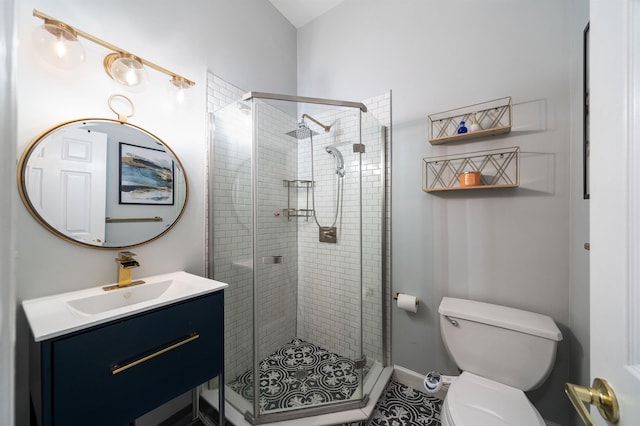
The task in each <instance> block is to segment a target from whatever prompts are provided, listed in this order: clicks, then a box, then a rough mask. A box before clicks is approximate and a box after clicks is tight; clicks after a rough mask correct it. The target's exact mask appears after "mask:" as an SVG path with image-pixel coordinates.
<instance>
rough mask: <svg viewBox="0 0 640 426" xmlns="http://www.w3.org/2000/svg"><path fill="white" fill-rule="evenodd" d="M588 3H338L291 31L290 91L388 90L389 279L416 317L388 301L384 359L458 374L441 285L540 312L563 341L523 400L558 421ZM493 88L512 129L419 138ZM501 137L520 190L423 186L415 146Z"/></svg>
mask: <svg viewBox="0 0 640 426" xmlns="http://www.w3.org/2000/svg"><path fill="white" fill-rule="evenodd" d="M585 8H586V3H585V2H575V1H569V0H567V1H553V2H552V1H545V2H537V1H529V0H517V1H513V0H494V1H490V2H476V1H471V0H455V1H448V2H438V1H421V0H405V1H402V2H384V1H382V2H369V1H365V0H347V1H345V2H343V3H342V4H340V5H339V6H338V7H336V8H335V9H332V10H331V11H329V12H328V13H326V14H324V15H323V16H321V17H320V18H318V19H317V20H315V21H312V22H311V23H309V24H307V25H306V26H304V27H302V28H300V29H299V30H298V93H299V94H300V95H307V96H311V95H313V96H323V97H342V98H347V99H359V98H362V97H365V96H366V95H367V93H375V92H381V91H384V90H386V89H388V88H392V89H393V92H394V104H393V125H394V127H393V140H394V144H393V152H392V156H393V160H392V161H393V170H392V176H393V187H392V191H393V194H392V205H393V221H392V223H393V225H392V229H393V233H392V235H393V236H392V250H393V267H392V285H393V292H396V291H400V292H407V293H411V294H415V295H416V296H417V297H418V298H419V299H420V300H421V305H420V309H419V312H418V313H417V314H415V315H413V314H408V313H406V312H403V311H398V310H397V309H395V308H394V309H392V356H393V362H394V364H397V365H401V366H403V367H407V368H409V369H411V370H414V371H418V372H423V373H424V372H426V371H428V370H431V369H440V370H442V371H444V372H448V373H455V366H454V365H453V364H452V363H451V361H450V360H449V359H448V356H447V354H446V352H445V350H444V347H443V345H442V342H441V337H440V332H439V323H438V315H437V308H438V304H439V302H440V299H441V298H442V297H443V296H459V297H468V298H472V299H477V300H482V301H487V302H493V303H500V304H505V305H510V306H514V307H516V308H523V309H528V310H532V311H535V312H540V313H543V314H547V315H550V316H552V317H553V318H554V320H555V321H556V322H557V323H558V324H559V326H560V328H561V329H562V331H563V333H564V334H565V336H567V338H565V340H564V341H563V342H562V343H561V344H560V347H559V352H558V357H557V363H556V367H555V369H554V371H553V373H552V377H551V379H550V380H549V381H548V382H547V383H546V384H545V385H544V386H543V387H542V388H541V389H540V390H538V391H536V392H535V393H532V394H531V395H530V397H531V399H532V400H533V401H534V403H535V404H536V406H537V407H538V409H539V410H540V411H541V412H542V414H543V416H544V417H545V418H547V419H549V420H552V421H555V422H556V423H560V424H566V423H568V419H569V412H570V405H569V403H568V401H567V399H566V398H565V397H564V395H563V392H562V384H563V382H564V381H566V380H567V379H568V378H569V376H568V374H569V373H568V372H569V369H570V368H571V365H572V363H573V362H574V360H575V354H574V353H573V352H572V345H571V343H572V342H574V339H573V338H572V336H571V335H572V333H571V331H570V330H569V329H568V328H567V327H568V326H569V325H570V322H571V320H570V318H571V317H572V316H571V313H572V312H577V311H578V310H580V309H582V310H584V311H587V310H588V306H586V304H585V303H586V302H585V301H584V300H582V299H579V300H572V299H571V297H572V295H574V296H575V294H578V293H580V292H586V291H587V287H586V283H585V282H580V281H579V280H577V279H576V280H574V281H573V283H572V284H573V285H571V284H570V283H571V279H572V274H571V270H572V265H573V266H575V265H574V264H573V263H572V261H571V254H570V253H571V251H570V246H571V245H572V244H573V243H572V241H575V240H581V239H583V238H584V235H583V231H582V229H580V228H572V223H573V220H572V214H576V215H584V212H583V211H576V210H575V209H571V207H570V206H571V203H570V200H571V197H572V194H574V193H579V194H581V192H582V189H581V187H579V188H576V187H574V186H572V179H573V176H574V175H575V174H581V173H582V171H581V162H580V163H579V164H575V162H574V161H573V160H572V158H573V157H572V152H573V151H572V150H573V146H574V145H575V144H580V145H581V140H582V138H581V135H579V134H577V133H576V130H575V129H576V127H575V126H574V125H573V122H572V120H575V119H576V117H575V115H574V114H573V111H575V109H574V108H579V105H574V101H575V99H574V98H575V97H574V96H573V92H572V90H573V89H572V81H573V80H572V79H574V78H575V76H574V73H575V72H578V71H579V70H577V69H576V67H575V62H576V61H575V60H574V59H573V58H574V55H580V54H581V48H580V47H579V46H575V43H573V36H572V34H573V32H574V31H575V30H576V28H577V27H579V25H577V24H576V25H571V22H572V19H574V18H573V16H572V15H573V13H574V10H573V9H577V11H579V12H580V14H583V13H584V12H583V11H584V10H585ZM580 33H581V31H580ZM576 49H578V51H576ZM356 81H357V84H354V82H356ZM503 96H512V98H513V103H514V109H513V117H514V123H513V129H512V132H511V133H510V134H508V135H505V136H499V137H495V138H491V139H485V140H480V141H477V142H468V143H458V144H451V145H443V146H432V145H430V144H429V143H428V133H427V116H428V115H429V114H432V113H436V112H441V111H445V110H448V109H451V108H456V107H461V106H465V105H469V104H472V103H476V102H482V101H488V100H492V99H495V98H498V97H503ZM510 146H520V148H521V150H522V159H521V171H520V179H521V186H520V188H518V189H516V190H506V191H504V190H502V191H498V190H497V191H478V192H474V193H464V192H461V193H456V194H446V195H433V194H426V193H423V192H422V190H421V178H422V175H421V160H422V158H423V157H429V156H437V155H444V154H455V153H465V152H472V151H478V150H483V149H491V148H502V147H510ZM574 166H575V167H574ZM576 267H577V266H576ZM572 302H573V303H572ZM580 338H584V334H581V335H580V336H576V339H580ZM580 343H583V342H580Z"/></svg>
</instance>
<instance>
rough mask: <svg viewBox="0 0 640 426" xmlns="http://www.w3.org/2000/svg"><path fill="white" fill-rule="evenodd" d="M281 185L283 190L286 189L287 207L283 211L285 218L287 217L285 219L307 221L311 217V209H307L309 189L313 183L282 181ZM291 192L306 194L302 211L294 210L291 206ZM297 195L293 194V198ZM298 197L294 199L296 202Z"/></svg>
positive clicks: (306, 181) (295, 180)
mask: <svg viewBox="0 0 640 426" xmlns="http://www.w3.org/2000/svg"><path fill="white" fill-rule="evenodd" d="M282 183H283V185H284V187H285V188H287V207H286V208H285V209H283V210H284V213H285V216H287V218H288V219H289V220H291V218H292V217H304V218H305V219H307V220H308V219H309V218H310V217H312V216H313V209H310V208H309V189H311V188H313V181H310V180H297V179H294V180H283V181H282ZM292 190H296V192H297V190H304V191H305V192H306V194H305V200H306V205H305V207H306V208H304V209H296V208H294V207H293V206H292V205H291V202H292V194H291V191H292ZM296 195H299V193H298V194H294V196H296ZM298 198H299V197H297V198H296V200H297V199H298Z"/></svg>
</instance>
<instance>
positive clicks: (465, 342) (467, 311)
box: [438, 297, 562, 391]
mask: <svg viewBox="0 0 640 426" xmlns="http://www.w3.org/2000/svg"><path fill="white" fill-rule="evenodd" d="M438 312H439V313H440V331H441V333H442V339H443V341H444V345H445V347H446V348H447V352H449V355H450V356H451V358H452V359H453V360H454V361H455V363H456V364H457V366H458V367H459V368H460V369H461V370H463V371H469V372H471V373H474V374H477V375H479V376H483V377H486V378H488V379H491V380H495V381H497V382H500V383H504V384H506V385H509V386H513V387H515V388H518V389H521V390H523V391H528V390H532V389H535V388H537V387H538V386H540V385H541V384H542V383H543V382H544V381H545V380H546V378H547V377H548V376H549V373H550V372H551V368H552V367H553V363H554V361H555V357H556V348H557V345H558V342H559V341H560V340H562V333H561V332H560V330H559V329H558V326H556V324H555V323H554V322H553V320H552V319H551V318H550V317H548V316H546V315H540V314H536V313H533V312H528V311H522V310H520V309H514V308H509V307H506V306H500V305H493V304H490V303H483V302H476V301H473V300H467V299H456V298H453V297H444V298H443V299H442V302H441V303H440V307H439V308H438Z"/></svg>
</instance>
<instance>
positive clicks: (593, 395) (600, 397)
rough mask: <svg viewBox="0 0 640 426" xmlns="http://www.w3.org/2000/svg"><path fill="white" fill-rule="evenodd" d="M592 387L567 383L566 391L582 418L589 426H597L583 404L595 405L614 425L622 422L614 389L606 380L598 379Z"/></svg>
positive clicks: (594, 380) (604, 417) (565, 385)
mask: <svg viewBox="0 0 640 426" xmlns="http://www.w3.org/2000/svg"><path fill="white" fill-rule="evenodd" d="M591 386H592V387H590V388H589V387H586V386H580V385H574V384H573V383H565V384H564V391H565V392H566V394H567V396H568V397H569V399H570V400H571V403H572V404H573V406H574V408H575V409H576V411H577V412H578V414H579V415H580V418H581V419H582V421H583V422H584V424H585V425H587V426H596V423H595V422H594V421H593V418H592V417H591V415H590V414H589V411H588V410H587V407H586V406H585V405H584V404H583V402H586V403H588V404H592V405H595V406H596V407H598V411H599V412H600V415H601V416H602V418H603V419H605V420H606V421H608V422H611V423H613V424H616V423H618V420H620V407H619V405H618V399H617V398H616V394H615V393H614V392H613V389H611V387H610V386H609V384H608V383H607V381H606V380H605V379H600V378H598V377H596V378H595V379H593V385H591Z"/></svg>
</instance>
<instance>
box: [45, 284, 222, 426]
mask: <svg viewBox="0 0 640 426" xmlns="http://www.w3.org/2000/svg"><path fill="white" fill-rule="evenodd" d="M223 297H224V296H223V292H222V291H218V292H215V293H210V294H207V295H204V296H199V297H196V298H193V299H189V300H187V301H183V302H178V303H175V304H172V305H169V306H165V307H161V308H157V309H154V310H151V311H147V312H144V313H140V314H137V315H133V316H129V317H127V318H124V319H120V320H114V321H112V322H109V323H105V324H102V325H98V326H94V327H91V328H88V329H85V330H81V331H77V332H74V333H70V334H66V335H64V336H60V337H56V338H52V339H49V340H46V341H42V342H39V343H37V344H35V346H34V348H35V350H36V351H37V353H34V354H33V355H34V356H35V357H36V359H38V358H39V369H40V383H39V386H37V387H38V389H33V388H32V401H33V402H34V408H35V409H36V412H37V413H38V412H39V413H38V414H39V416H38V417H39V421H40V425H41V426H48V425H53V426H73V425H89V424H90V425H93V426H98V425H105V426H119V425H128V424H130V423H131V422H133V420H134V419H135V418H137V417H140V416H141V415H143V414H145V413H147V412H148V411H150V410H152V409H154V408H156V407H158V406H160V405H162V404H163V403H165V402H167V401H169V400H171V399H173V398H175V397H177V396H179V395H181V394H183V393H185V392H188V391H189V390H191V389H193V388H195V387H197V386H198V385H200V384H202V383H204V382H206V381H208V380H210V379H212V378H214V377H216V376H220V377H222V373H223V360H224V356H223V347H224V345H223V336H224V328H223V326H224V324H223V323H224V314H223V306H224V304H223ZM221 392H223V390H221ZM38 406H39V407H38Z"/></svg>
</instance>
